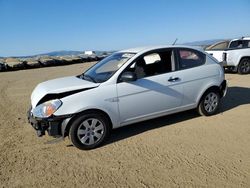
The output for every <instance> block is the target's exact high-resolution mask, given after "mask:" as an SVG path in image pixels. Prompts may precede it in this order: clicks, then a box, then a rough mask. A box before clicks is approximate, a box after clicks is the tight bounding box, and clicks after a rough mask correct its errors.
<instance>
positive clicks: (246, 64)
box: [206, 37, 250, 74]
mask: <svg viewBox="0 0 250 188" xmlns="http://www.w3.org/2000/svg"><path fill="white" fill-rule="evenodd" d="M206 52H207V53H209V54H210V55H212V56H214V57H215V58H216V59H217V60H218V61H219V62H222V64H223V66H224V67H226V68H228V69H230V70H232V71H235V72H238V73H239V74H248V73H250V37H243V38H241V39H234V40H231V41H230V42H228V41H225V42H219V43H216V44H214V45H212V46H210V47H208V48H207V49H206Z"/></svg>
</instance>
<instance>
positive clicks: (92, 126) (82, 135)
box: [69, 113, 110, 150]
mask: <svg viewBox="0 0 250 188" xmlns="http://www.w3.org/2000/svg"><path fill="white" fill-rule="evenodd" d="M109 134H110V125H109V121H108V119H107V117H106V116H105V115H103V114H101V113H89V114H85V115H83V116H79V117H78V118H77V119H76V120H75V121H74V122H73V123H72V126H71V128H70V132H69V136H70V139H71V142H72V143H73V145H74V146H75V147H77V148H78V149H82V150H87V149H93V148H96V147H98V146H99V145H101V144H102V143H103V142H104V141H105V140H106V139H107V137H108V136H109Z"/></svg>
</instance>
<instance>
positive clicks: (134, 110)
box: [28, 46, 227, 149]
mask: <svg viewBox="0 0 250 188" xmlns="http://www.w3.org/2000/svg"><path fill="white" fill-rule="evenodd" d="M226 90H227V84H226V80H225V78H224V70H223V67H222V66H221V65H220V64H219V62H217V61H216V60H215V59H214V58H212V57H211V56H210V55H207V54H206V53H204V52H203V51H200V50H197V49H195V48H191V47H186V46H158V47H145V48H135V49H129V50H124V51H120V52H116V53H114V54H112V55H111V56H109V57H107V58H105V59H103V60H102V61H100V62H98V63H97V64H95V65H94V66H92V67H91V68H90V69H88V70H87V71H86V72H84V73H83V74H81V75H79V76H71V77H64V78H59V79H55V80H50V81H47V82H43V83H40V84H39V85H38V86H37V87H36V88H35V89H34V91H33V93H32V96H31V104H32V107H31V109H30V110H29V111H28V119H29V122H30V123H31V125H32V126H33V127H34V128H35V129H36V131H37V134H38V136H42V135H44V134H45V131H47V132H48V134H49V135H51V136H54V137H63V138H64V137H66V136H69V137H70V139H71V141H72V143H73V144H74V145H75V146H76V147H77V148H79V149H91V148H95V147H97V146H99V145H100V144H101V143H103V142H104V140H106V139H107V137H108V135H109V134H110V131H111V129H115V128H118V127H121V126H125V125H128V124H132V123H136V122H140V121H144V120H148V119H152V118H156V117H159V116H164V115H168V114H172V113H176V112H180V111H185V110H189V109H193V108H197V109H198V112H199V113H200V114H201V115H205V116H209V115H213V114H215V113H216V111H217V110H218V107H219V103H220V99H221V97H223V96H224V95H225V94H226Z"/></svg>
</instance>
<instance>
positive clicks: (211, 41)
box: [184, 39, 227, 46]
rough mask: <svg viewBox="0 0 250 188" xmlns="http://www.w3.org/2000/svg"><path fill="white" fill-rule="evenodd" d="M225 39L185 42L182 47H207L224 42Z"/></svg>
mask: <svg viewBox="0 0 250 188" xmlns="http://www.w3.org/2000/svg"><path fill="white" fill-rule="evenodd" d="M224 40H227V39H212V40H202V41H194V42H187V43H184V45H190V46H209V45H212V44H214V43H216V42H220V41H224Z"/></svg>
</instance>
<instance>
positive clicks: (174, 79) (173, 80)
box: [168, 76, 180, 82]
mask: <svg viewBox="0 0 250 188" xmlns="http://www.w3.org/2000/svg"><path fill="white" fill-rule="evenodd" d="M178 80H180V78H178V77H172V76H171V77H170V78H169V79H168V81H169V82H176V81H178Z"/></svg>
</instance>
